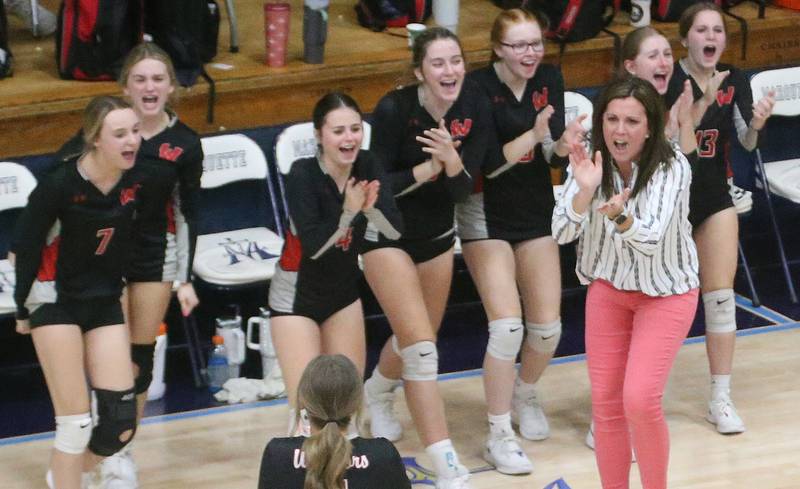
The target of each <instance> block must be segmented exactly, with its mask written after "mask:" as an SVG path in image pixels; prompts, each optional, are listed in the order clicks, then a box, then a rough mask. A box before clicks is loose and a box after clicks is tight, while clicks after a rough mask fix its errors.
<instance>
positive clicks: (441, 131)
mask: <svg viewBox="0 0 800 489" xmlns="http://www.w3.org/2000/svg"><path fill="white" fill-rule="evenodd" d="M423 134H424V136H417V141H419V142H420V143H422V144H424V145H425V146H424V147H423V148H422V151H424V152H425V153H428V154H429V155H431V159H432V160H438V162H439V163H441V164H442V165H443V166H444V167H447V166H449V165H453V164H456V163H460V162H461V157H460V156H459V155H458V151H456V145H455V144H454V143H453V138H452V137H451V136H450V132H449V131H448V130H447V127H445V125H444V119H440V120H439V127H434V128H433V129H426V130H425V131H424V133H423Z"/></svg>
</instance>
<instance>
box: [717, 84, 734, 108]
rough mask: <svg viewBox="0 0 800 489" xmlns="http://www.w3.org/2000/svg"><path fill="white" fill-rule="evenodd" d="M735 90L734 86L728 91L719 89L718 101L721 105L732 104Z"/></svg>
mask: <svg viewBox="0 0 800 489" xmlns="http://www.w3.org/2000/svg"><path fill="white" fill-rule="evenodd" d="M734 93H735V90H734V88H733V87H728V91H727V92H723V91H722V90H717V103H718V104H719V106H720V107H722V106H723V105H730V104H731V102H733V94H734Z"/></svg>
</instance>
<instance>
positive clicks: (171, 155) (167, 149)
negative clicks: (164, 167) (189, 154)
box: [158, 143, 183, 162]
mask: <svg viewBox="0 0 800 489" xmlns="http://www.w3.org/2000/svg"><path fill="white" fill-rule="evenodd" d="M182 154H183V148H181V147H180V146H175V147H174V148H173V147H172V146H170V145H169V143H163V144H162V145H161V146H159V147H158V157H159V158H161V159H162V160H167V161H172V162H175V161H178V158H180V156H181V155H182Z"/></svg>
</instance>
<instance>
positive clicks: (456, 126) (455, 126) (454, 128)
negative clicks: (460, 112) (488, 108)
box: [450, 119, 472, 138]
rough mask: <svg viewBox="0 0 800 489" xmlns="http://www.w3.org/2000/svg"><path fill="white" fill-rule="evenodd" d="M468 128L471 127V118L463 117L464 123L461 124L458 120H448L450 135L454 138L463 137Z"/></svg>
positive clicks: (467, 132)
mask: <svg viewBox="0 0 800 489" xmlns="http://www.w3.org/2000/svg"><path fill="white" fill-rule="evenodd" d="M470 129H472V119H464V123H463V124H462V123H461V121H460V120H458V119H453V120H452V122H450V136H451V137H454V138H463V137H466V136H467V134H469V131H470Z"/></svg>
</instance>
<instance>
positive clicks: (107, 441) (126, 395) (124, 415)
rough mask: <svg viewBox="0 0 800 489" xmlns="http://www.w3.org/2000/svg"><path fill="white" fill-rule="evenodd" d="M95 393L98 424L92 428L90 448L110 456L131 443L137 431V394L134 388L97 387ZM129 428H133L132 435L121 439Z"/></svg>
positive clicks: (97, 452)
mask: <svg viewBox="0 0 800 489" xmlns="http://www.w3.org/2000/svg"><path fill="white" fill-rule="evenodd" d="M94 394H95V396H96V398H97V424H96V425H95V427H94V429H92V437H91V439H90V440H89V450H91V451H92V452H93V453H96V454H97V455H101V456H103V457H110V456H111V455H114V454H115V453H117V452H118V451H120V450H122V448H123V447H125V445H127V444H128V443H130V441H131V440H132V439H133V435H134V433H135V432H136V394H135V393H134V391H133V389H128V390H125V391H107V390H103V389H95V390H94ZM128 430H131V434H130V436H129V437H127V438H126V439H125V440H120V436H121V435H122V434H123V433H125V432H126V431H128Z"/></svg>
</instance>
